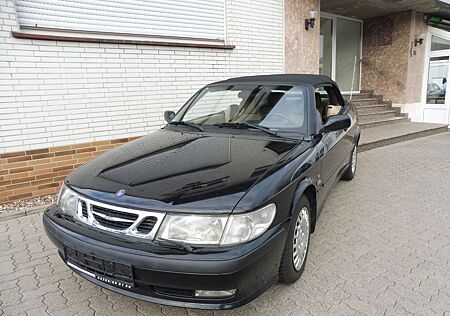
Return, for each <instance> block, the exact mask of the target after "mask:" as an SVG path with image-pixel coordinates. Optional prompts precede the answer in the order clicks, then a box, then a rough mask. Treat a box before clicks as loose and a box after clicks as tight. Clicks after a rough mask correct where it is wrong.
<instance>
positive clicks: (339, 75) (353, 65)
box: [319, 13, 362, 92]
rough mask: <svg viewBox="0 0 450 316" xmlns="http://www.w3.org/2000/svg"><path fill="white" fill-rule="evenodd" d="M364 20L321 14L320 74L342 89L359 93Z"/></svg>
mask: <svg viewBox="0 0 450 316" xmlns="http://www.w3.org/2000/svg"><path fill="white" fill-rule="evenodd" d="M361 37H362V22H361V21H358V20H354V19H349V18H345V17H341V16H335V15H330V14H326V13H321V18H320V61H319V73H320V74H323V75H327V76H330V77H331V78H332V79H334V80H335V81H336V82H337V83H338V85H339V88H340V89H341V91H345V92H350V91H353V92H358V91H359V90H360V81H361V44H362V40H361Z"/></svg>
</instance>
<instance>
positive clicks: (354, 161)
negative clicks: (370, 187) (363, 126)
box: [352, 146, 357, 173]
mask: <svg viewBox="0 0 450 316" xmlns="http://www.w3.org/2000/svg"><path fill="white" fill-rule="evenodd" d="M356 162H357V156H356V146H355V148H353V153H352V173H355V172H356Z"/></svg>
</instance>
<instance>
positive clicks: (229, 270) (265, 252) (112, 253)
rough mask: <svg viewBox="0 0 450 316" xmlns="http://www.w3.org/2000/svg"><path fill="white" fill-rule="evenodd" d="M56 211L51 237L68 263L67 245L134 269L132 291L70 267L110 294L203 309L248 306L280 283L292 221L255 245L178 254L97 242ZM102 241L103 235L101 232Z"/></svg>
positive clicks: (48, 218) (47, 216) (47, 219)
mask: <svg viewBox="0 0 450 316" xmlns="http://www.w3.org/2000/svg"><path fill="white" fill-rule="evenodd" d="M55 209H56V207H51V208H50V209H49V210H47V211H46V212H45V213H44V217H43V223H44V228H45V231H46V233H47V235H48V236H49V237H50V239H51V240H52V242H53V243H54V244H55V245H56V246H57V247H58V250H59V253H60V255H61V257H62V259H63V260H64V261H65V262H66V263H67V258H66V257H65V250H64V249H65V247H70V248H72V249H76V250H79V251H82V252H84V253H86V254H89V255H92V256H96V257H99V258H103V259H105V260H109V261H112V262H117V263H121V264H128V265H131V266H132V270H133V276H134V287H132V288H131V289H129V288H124V287H121V286H118V285H117V286H116V285H112V284H109V283H105V282H103V281H100V280H98V279H97V278H96V277H95V276H94V275H92V274H89V273H85V272H83V271H80V270H79V269H76V268H74V267H73V266H70V267H71V268H72V269H73V270H74V271H75V272H77V273H78V274H80V275H81V276H83V277H84V278H86V279H88V280H89V281H91V282H93V283H95V284H97V285H99V286H102V287H105V288H107V289H109V290H112V291H115V292H118V293H121V294H124V295H127V296H131V297H134V298H137V299H142V300H146V301H150V302H154V303H159V304H166V305H173V306H179V307H190V308H202V309H229V308H235V307H238V306H241V305H244V304H246V303H248V302H249V301H251V300H253V299H254V298H256V297H257V296H258V295H260V294H261V293H263V292H264V291H265V290H266V289H267V288H268V287H270V286H271V285H272V284H274V283H275V282H277V280H278V268H279V264H280V260H281V255H282V251H283V248H284V243H285V240H286V234H287V230H288V223H287V222H285V223H283V224H280V225H278V226H276V227H274V228H272V229H270V230H269V231H267V232H266V233H265V234H263V235H262V236H260V237H259V238H257V239H256V240H254V241H251V242H249V243H246V244H244V245H240V246H236V247H230V248H227V249H223V251H211V252H208V251H206V252H199V253H186V252H183V253H180V252H179V251H178V252H176V251H175V252H171V251H170V250H167V249H166V250H167V251H162V252H161V251H158V252H156V251H153V249H151V247H149V250H147V251H146V250H145V245H144V246H142V244H141V245H140V247H139V248H137V247H134V246H133V245H131V244H129V246H128V247H127V246H126V243H125V244H124V243H119V242H117V240H114V239H112V238H111V239H110V240H108V239H107V238H106V239H105V237H104V236H101V238H95V236H94V235H93V234H92V229H89V230H90V232H89V234H88V233H84V232H83V231H82V229H83V227H80V225H78V224H75V223H71V222H69V221H67V220H64V219H61V218H57V217H56V216H54V211H55ZM98 234H99V237H100V235H101V233H98ZM231 289H236V293H235V294H234V295H233V296H231V297H228V298H220V299H218V298H197V297H195V296H194V295H193V293H194V291H195V290H216V291H219V290H231Z"/></svg>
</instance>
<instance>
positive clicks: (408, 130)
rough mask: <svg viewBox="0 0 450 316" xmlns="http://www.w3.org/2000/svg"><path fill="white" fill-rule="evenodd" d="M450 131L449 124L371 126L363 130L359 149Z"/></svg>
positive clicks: (414, 123)
mask: <svg viewBox="0 0 450 316" xmlns="http://www.w3.org/2000/svg"><path fill="white" fill-rule="evenodd" d="M445 132H448V126H447V125H441V124H430V123H416V122H406V123H398V124H394V125H392V126H388V127H386V126H378V127H370V128H365V129H363V130H361V139H360V142H359V147H358V151H360V152H361V151H366V150H370V149H374V148H377V147H382V146H387V145H390V144H395V143H399V142H403V141H407V140H411V139H415V138H420V137H425V136H430V135H434V134H438V133H445Z"/></svg>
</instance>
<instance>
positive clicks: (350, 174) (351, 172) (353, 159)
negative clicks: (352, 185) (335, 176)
mask: <svg viewBox="0 0 450 316" xmlns="http://www.w3.org/2000/svg"><path fill="white" fill-rule="evenodd" d="M357 155H358V148H357V146H356V144H355V147H353V150H352V154H351V156H350V161H349V164H348V167H347V169H346V170H345V172H344V174H343V175H342V180H346V181H350V180H352V179H353V178H354V177H355V174H356V164H357V162H358V156H357Z"/></svg>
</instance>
